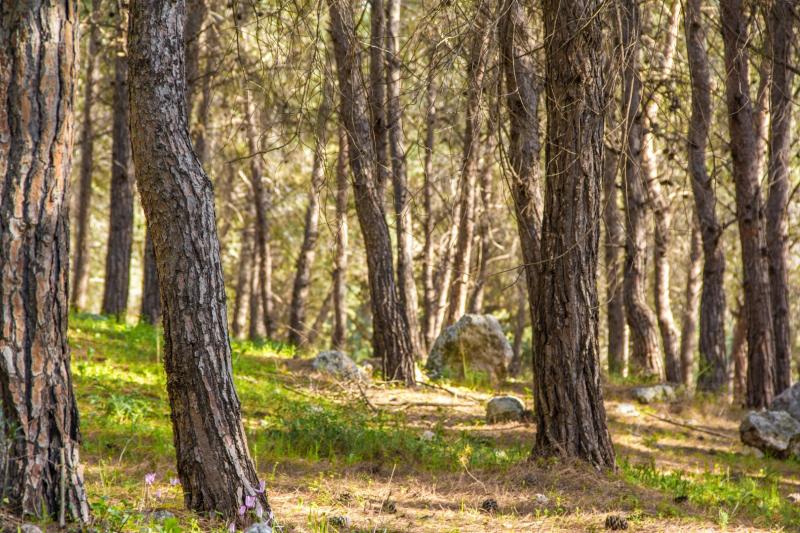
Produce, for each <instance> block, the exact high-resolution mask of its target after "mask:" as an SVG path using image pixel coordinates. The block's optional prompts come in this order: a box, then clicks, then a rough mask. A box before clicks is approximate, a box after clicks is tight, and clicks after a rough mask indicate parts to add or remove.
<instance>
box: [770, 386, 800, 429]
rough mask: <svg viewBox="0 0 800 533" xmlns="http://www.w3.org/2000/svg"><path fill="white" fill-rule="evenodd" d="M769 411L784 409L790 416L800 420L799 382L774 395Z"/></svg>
mask: <svg viewBox="0 0 800 533" xmlns="http://www.w3.org/2000/svg"><path fill="white" fill-rule="evenodd" d="M769 410H770V411H786V412H787V413H789V414H790V415H791V416H792V418H794V419H795V420H797V421H800V382H797V383H795V384H794V385H792V386H791V387H789V388H788V389H786V390H785V391H783V392H782V393H780V394H778V395H777V396H775V399H774V400H772V404H770V406H769Z"/></svg>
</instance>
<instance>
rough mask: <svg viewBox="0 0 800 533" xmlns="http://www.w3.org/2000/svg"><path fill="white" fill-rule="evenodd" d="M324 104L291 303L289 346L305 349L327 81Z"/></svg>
mask: <svg viewBox="0 0 800 533" xmlns="http://www.w3.org/2000/svg"><path fill="white" fill-rule="evenodd" d="M322 93H323V94H322V102H321V103H320V106H319V110H318V111H317V124H316V133H315V140H314V164H313V167H312V169H311V188H310V189H309V191H308V205H307V206H306V217H305V218H306V220H305V231H304V233H303V244H302V245H301V246H300V254H299V255H298V256H297V263H296V265H295V276H294V285H293V287H292V302H291V304H290V306H289V344H294V345H295V346H300V345H302V344H303V343H304V342H305V340H306V306H307V305H308V289H309V286H310V285H311V267H312V266H313V265H314V257H315V255H316V254H315V252H316V246H317V239H318V238H319V193H320V190H321V189H322V186H323V185H324V183H325V146H326V145H327V143H328V118H329V117H330V114H331V104H330V100H331V98H332V97H333V95H332V93H333V85H332V84H331V82H330V80H326V82H325V86H324V88H323V90H322Z"/></svg>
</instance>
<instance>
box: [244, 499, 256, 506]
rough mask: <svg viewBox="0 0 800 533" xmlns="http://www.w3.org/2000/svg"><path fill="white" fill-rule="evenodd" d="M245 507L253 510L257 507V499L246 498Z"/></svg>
mask: <svg viewBox="0 0 800 533" xmlns="http://www.w3.org/2000/svg"><path fill="white" fill-rule="evenodd" d="M244 505H245V507H247V508H248V509H252V508H253V507H255V506H256V497H255V496H245V497H244Z"/></svg>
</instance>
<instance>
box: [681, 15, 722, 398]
mask: <svg viewBox="0 0 800 533" xmlns="http://www.w3.org/2000/svg"><path fill="white" fill-rule="evenodd" d="M701 6H702V0H687V1H686V12H685V14H684V31H685V34H686V50H687V56H688V60H689V73H690V77H691V91H692V114H691V118H690V120H689V133H688V136H689V141H688V159H689V177H690V178H691V182H692V193H693V195H694V205H695V212H696V213H697V220H698V224H699V226H700V235H701V237H702V240H703V288H702V292H701V295H700V341H699V348H700V350H699V351H700V374H699V376H698V380H697V387H698V388H699V389H700V390H705V391H712V392H720V391H722V390H723V389H724V388H725V384H726V382H727V379H728V361H727V356H726V353H725V287H724V281H725V255H724V253H723V251H722V242H721V240H722V226H721V225H720V223H719V222H718V221H717V213H716V204H717V197H716V192H715V188H714V187H715V184H714V182H713V180H712V177H711V176H709V174H708V171H707V170H706V146H707V144H708V130H709V125H710V124H711V78H710V70H709V64H708V54H707V53H706V43H705V41H706V38H705V33H706V32H705V28H704V27H703V21H702V18H701Z"/></svg>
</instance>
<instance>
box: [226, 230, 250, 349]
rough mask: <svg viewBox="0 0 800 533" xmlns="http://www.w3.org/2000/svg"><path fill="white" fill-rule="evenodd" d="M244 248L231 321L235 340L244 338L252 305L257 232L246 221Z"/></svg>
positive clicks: (243, 233)
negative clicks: (253, 263)
mask: <svg viewBox="0 0 800 533" xmlns="http://www.w3.org/2000/svg"><path fill="white" fill-rule="evenodd" d="M240 238H241V243H242V247H241V250H240V251H239V265H238V267H237V272H236V294H235V296H234V299H233V320H232V321H231V335H233V338H234V339H238V338H240V337H241V336H242V331H243V330H244V325H245V322H246V321H247V311H248V309H249V305H250V278H251V274H252V268H251V266H250V265H251V264H252V257H253V248H254V247H253V239H254V238H255V232H254V231H253V229H252V224H250V223H248V222H247V221H245V223H244V226H243V227H242V231H241V237H240Z"/></svg>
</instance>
